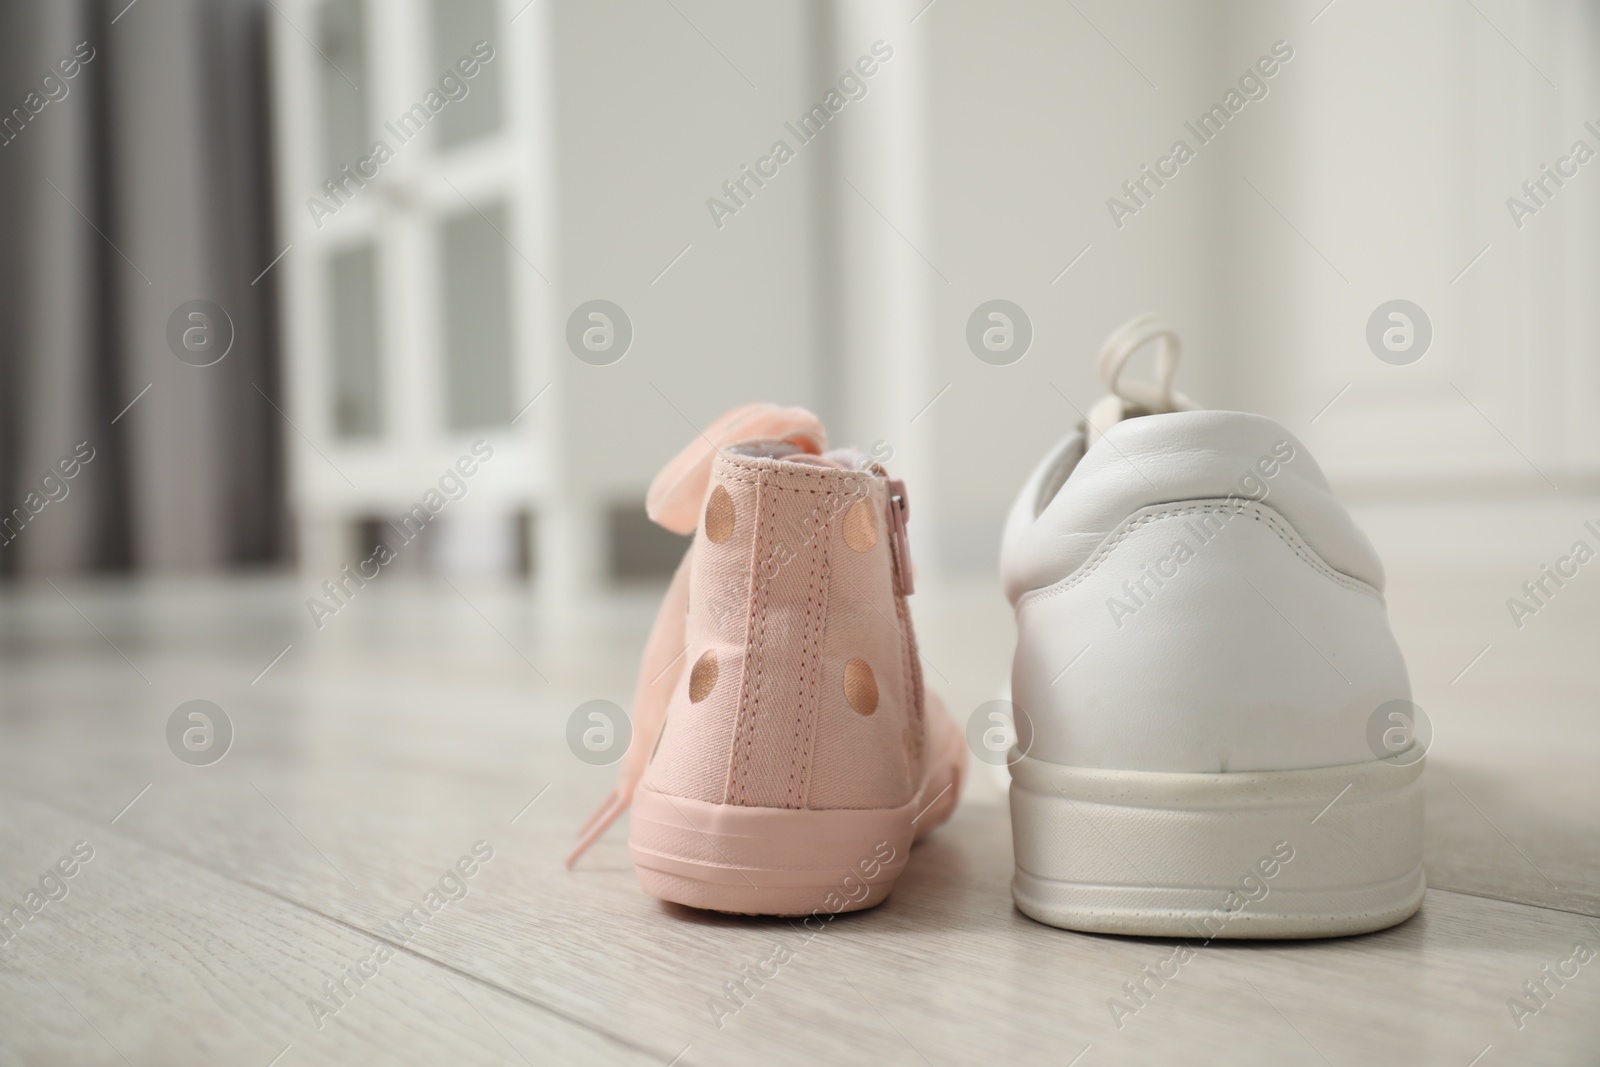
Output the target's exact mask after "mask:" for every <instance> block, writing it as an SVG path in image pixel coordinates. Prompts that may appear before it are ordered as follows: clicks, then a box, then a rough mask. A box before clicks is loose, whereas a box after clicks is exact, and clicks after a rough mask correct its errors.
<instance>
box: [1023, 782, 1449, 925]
mask: <svg viewBox="0 0 1600 1067" xmlns="http://www.w3.org/2000/svg"><path fill="white" fill-rule="evenodd" d="M1424 762H1425V760H1421V759H1419V760H1418V761H1417V762H1416V763H1413V764H1411V765H1409V766H1404V767H1401V766H1396V765H1394V764H1391V763H1385V762H1382V761H1374V762H1371V763H1356V764H1349V765H1346V766H1340V767H1320V768H1316V769H1313V770H1303V771H1270V772H1268V771H1262V772H1245V773H1237V774H1168V773H1156V772H1146V771H1111V770H1099V769H1095V768H1087V767H1068V766H1063V765H1061V764H1055V763H1046V762H1043V761H1041V760H1034V759H1028V758H1026V757H1024V758H1022V759H1020V760H1018V761H1017V762H1016V763H1015V764H1014V765H1013V766H1012V768H1011V778H1012V780H1011V828H1012V834H1013V837H1014V840H1015V844H1016V862H1017V870H1016V878H1015V880H1014V881H1013V882H1012V887H1011V891H1012V897H1013V898H1014V899H1015V900H1016V903H1017V907H1018V908H1020V909H1021V910H1022V912H1023V913H1024V914H1026V915H1028V916H1030V917H1031V918H1034V919H1037V920H1038V921H1040V922H1042V923H1047V924H1049V925H1051V926H1059V927H1061V928H1063V929H1067V930H1083V931H1088V932H1092V933H1106V934H1137V935H1143V936H1152V937H1195V938H1199V939H1201V940H1210V939H1212V938H1305V937H1336V936H1341V935H1345V934H1361V933H1368V932H1371V931H1373V930H1382V929H1383V928H1385V927H1388V926H1393V925H1394V924H1395V923H1398V922H1402V921H1404V920H1405V919H1407V918H1409V917H1410V916H1411V915H1412V914H1414V913H1415V912H1416V910H1417V909H1418V908H1419V907H1421V905H1422V897H1423V892H1424V890H1425V888H1426V885H1425V882H1424V879H1423V874H1422V767H1423V764H1424Z"/></svg>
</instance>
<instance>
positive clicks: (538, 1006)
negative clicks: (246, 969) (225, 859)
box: [0, 789, 662, 1058]
mask: <svg viewBox="0 0 1600 1067" xmlns="http://www.w3.org/2000/svg"><path fill="white" fill-rule="evenodd" d="M0 793H4V794H7V795H10V796H12V797H16V798H17V799H19V800H24V801H27V802H29V803H33V804H37V805H39V806H40V807H43V808H47V809H49V810H51V811H53V812H55V813H56V814H57V815H61V816H63V817H65V818H68V819H77V820H81V821H84V822H88V823H90V824H91V825H92V824H94V823H95V822H96V820H95V818H94V817H93V816H90V815H88V814H86V813H84V812H81V811H74V810H72V809H71V808H68V807H63V806H62V805H60V804H59V803H57V802H55V801H52V800H46V799H44V798H42V797H38V796H34V795H32V794H29V793H18V792H16V791H14V790H11V789H0ZM108 830H109V835H110V836H113V837H120V838H122V839H123V840H124V841H126V842H129V843H132V844H135V845H138V846H139V847H141V848H147V849H149V850H150V851H152V852H157V853H160V854H161V855H163V856H166V857H167V858H168V859H172V860H176V861H177V862H179V863H183V864H186V865H187V866H191V867H196V868H198V869H200V870H202V871H205V872H207V873H209V874H213V875H216V876H217V877H219V878H222V879H224V880H225V881H229V882H232V883H233V884H235V885H237V886H240V887H242V888H244V889H249V890H253V891H255V892H257V893H260V894H262V895H263V896H267V897H271V898H272V899H273V900H276V901H278V902H280V903H283V904H287V905H289V906H290V907H292V908H295V909H297V910H299V911H303V912H306V913H308V914H310V915H315V916H317V917H318V918H320V919H325V920H327V921H328V922H331V923H333V924H335V925H337V926H341V927H343V928H345V929H347V930H350V931H353V932H354V933H358V934H360V935H362V936H363V937H369V938H373V939H374V940H378V941H382V942H383V943H385V944H387V945H392V946H393V947H394V948H395V949H396V950H397V951H399V952H403V953H405V954H407V955H408V956H411V957H412V958H414V959H417V960H421V961H423V962H425V963H431V964H433V965H434V966H436V967H441V968H443V969H444V970H447V971H449V972H451V973H452V974H456V975H459V976H460V977H462V978H465V979H467V980H469V981H471V982H473V983H474V984H476V985H478V986H480V987H482V988H484V989H491V990H494V991H496V992H499V993H502V994H504V995H506V996H508V997H510V998H512V999H513V1000H516V1001H518V1002H520V1003H522V1004H526V1005H527V1006H528V1007H530V1008H533V1009H535V1010H537V1011H540V1012H543V1013H545V1014H546V1015H550V1016H553V1017H554V1018H557V1019H560V1020H561V1021H563V1022H565V1023H568V1024H570V1025H572V1026H576V1027H578V1028H579V1029H581V1030H585V1031H588V1032H589V1033H591V1034H594V1035H595V1036H597V1037H601V1038H604V1039H605V1040H607V1041H610V1042H612V1043H614V1044H617V1045H620V1046H622V1047H623V1048H627V1049H631V1050H632V1051H634V1052H637V1053H639V1054H641V1055H645V1056H650V1057H652V1058H659V1057H660V1056H661V1055H662V1052H661V1051H660V1050H658V1049H653V1048H648V1047H646V1046H643V1045H640V1044H637V1043H635V1042H634V1041H632V1040H630V1039H628V1038H626V1037H624V1036H622V1035H621V1034H615V1033H612V1032H611V1031H609V1030H604V1029H601V1028H600V1027H597V1026H595V1025H594V1024H593V1023H590V1022H588V1021H586V1020H584V1019H580V1018H578V1017H576V1016H573V1015H569V1014H568V1013H566V1012H564V1011H562V1010H561V1009H559V1008H556V1007H553V1006H551V1005H549V1004H543V1003H540V1002H539V1001H537V1000H532V999H530V998H529V997H528V996H526V995H525V994H522V993H519V992H517V991H516V990H514V989H508V988H506V987H505V986H503V985H501V984H500V983H499V982H496V981H493V980H491V979H489V978H486V977H484V976H482V975H476V974H473V973H472V972H470V971H465V970H462V969H461V968H460V967H458V966H456V965H455V964H453V963H449V962H447V961H445V960H442V959H438V958H436V957H434V956H430V955H428V954H426V953H424V952H421V951H419V950H417V949H415V948H412V947H410V946H408V945H403V944H401V943H399V942H397V941H395V940H394V939H393V938H390V937H387V936H384V935H382V934H379V933H374V932H373V931H371V930H367V929H365V928H363V927H361V926H357V925H356V924H355V923H352V922H350V921H349V920H347V919H342V918H340V917H339V916H337V915H330V914H328V913H327V912H325V911H321V910H319V909H318V908H316V907H314V906H312V905H310V904H307V903H305V902H303V901H299V900H296V899H294V898H293V897H290V896H286V895H284V894H283V893H280V892H279V891H277V890H275V889H272V888H270V887H268V886H264V885H260V884H258V883H256V882H252V881H250V880H248V879H245V878H241V877H239V876H238V875H235V874H231V873H229V872H227V871H223V870H219V869H217V868H215V867H211V866H208V865H207V864H204V863H200V862H197V861H196V860H195V859H193V858H192V857H190V856H185V855H182V854H181V853H177V852H174V851H172V850H171V849H169V848H167V847H165V846H163V845H159V844H155V843H153V842H150V841H147V840H145V839H144V838H143V837H140V836H138V835H136V834H130V833H128V832H127V831H126V830H124V829H121V828H117V827H111V826H110V825H109V824H108Z"/></svg>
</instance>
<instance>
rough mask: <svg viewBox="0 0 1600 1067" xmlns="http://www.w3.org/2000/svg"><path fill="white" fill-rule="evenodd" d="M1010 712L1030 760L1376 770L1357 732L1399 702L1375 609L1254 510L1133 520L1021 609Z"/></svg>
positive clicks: (1374, 595) (1355, 584)
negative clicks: (1020, 721)
mask: <svg viewBox="0 0 1600 1067" xmlns="http://www.w3.org/2000/svg"><path fill="white" fill-rule="evenodd" d="M1017 618H1018V645H1017V658H1016V662H1015V666H1014V672H1013V692H1014V698H1013V699H1014V700H1015V701H1016V703H1017V704H1018V705H1019V706H1020V707H1021V708H1022V709H1023V711H1024V712H1026V714H1027V717H1028V721H1029V722H1030V724H1031V730H1032V736H1031V738H1027V739H1025V740H1026V741H1027V743H1028V744H1029V745H1030V748H1029V754H1030V755H1032V756H1034V757H1035V758H1039V759H1043V760H1047V761H1051V762H1058V763H1066V764H1071V765H1076V766H1087V767H1108V768H1124V769H1138V770H1149V771H1186V772H1217V771H1235V770H1257V769H1261V770H1284V769H1295V768H1302V767H1317V766H1330V765H1335V764H1342V763H1357V762H1362V761H1366V760H1371V759H1376V758H1378V756H1379V755H1381V753H1378V752H1374V751H1372V750H1371V748H1370V746H1369V744H1368V742H1367V738H1366V726H1367V722H1368V719H1369V717H1370V716H1371V714H1372V713H1373V712H1374V711H1375V710H1376V709H1377V708H1378V707H1379V706H1380V705H1382V704H1383V703H1385V702H1387V701H1389V700H1395V699H1409V698H1410V684H1409V680H1408V678H1407V674H1406V669H1405V662H1404V659H1403V658H1402V656H1401V654H1400V650H1399V648H1398V646H1397V645H1396V643H1395V640H1394V637H1393V634H1392V633H1391V631H1390V629H1389V624H1388V618H1387V611H1386V608H1385V605H1384V603H1383V598H1382V595H1381V593H1380V592H1379V591H1378V590H1377V589H1375V588H1373V587H1372V586H1370V585H1368V584H1366V583H1365V582H1362V581H1359V580H1357V579H1355V578H1352V577H1350V576H1349V575H1346V574H1343V573H1340V572H1339V571H1337V570H1335V569H1334V568H1333V567H1331V566H1329V565H1328V564H1327V563H1326V562H1325V561H1324V560H1322V559H1321V557H1319V556H1318V555H1317V554H1316V553H1315V552H1314V551H1312V549H1311V548H1310V547H1309V546H1308V545H1307V544H1306V542H1305V541H1304V540H1303V539H1302V538H1301V537H1300V536H1299V535H1298V534H1297V533H1296V532H1295V530H1294V529H1293V527H1292V526H1291V525H1290V523H1289V522H1288V521H1287V520H1286V519H1285V518H1284V517H1283V516H1282V515H1281V514H1279V513H1278V512H1277V511H1275V510H1273V509H1272V508H1270V507H1267V506H1266V505H1263V504H1258V503H1251V502H1240V501H1239V500H1237V499H1233V500H1197V501H1188V502H1183V503H1177V504H1165V505H1159V506H1154V507H1148V508H1143V509H1141V510H1139V511H1137V512H1135V513H1134V514H1132V515H1130V516H1129V517H1128V518H1127V519H1126V520H1125V521H1124V522H1123V523H1122V524H1120V525H1119V526H1118V528H1117V529H1116V530H1115V531H1113V532H1112V534H1111V535H1110V536H1108V537H1107V538H1106V540H1105V541H1104V542H1103V543H1102V545H1101V546H1100V547H1099V548H1098V549H1096V550H1095V552H1094V553H1093V554H1092V555H1091V556H1090V558H1089V559H1088V560H1087V561H1086V562H1085V563H1084V565H1083V566H1082V567H1080V568H1078V570H1077V571H1075V572H1074V573H1073V574H1072V575H1070V576H1069V577H1068V578H1066V579H1064V580H1062V581H1060V582H1057V583H1056V584H1055V585H1053V586H1050V587H1047V588H1044V589H1039V590H1036V591H1034V592H1031V593H1029V594H1026V595H1025V596H1024V597H1022V598H1021V599H1020V600H1019V602H1018V607H1017Z"/></svg>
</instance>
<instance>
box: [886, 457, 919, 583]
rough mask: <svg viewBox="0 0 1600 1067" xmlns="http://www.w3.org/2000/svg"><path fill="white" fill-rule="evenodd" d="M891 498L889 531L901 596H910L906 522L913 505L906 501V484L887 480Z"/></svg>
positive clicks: (909, 556)
mask: <svg viewBox="0 0 1600 1067" xmlns="http://www.w3.org/2000/svg"><path fill="white" fill-rule="evenodd" d="M885 482H886V483H887V486H888V498H889V530H890V532H891V533H892V534H893V536H894V558H895V567H896V569H897V570H898V571H899V574H900V595H901V596H910V595H911V594H912V592H913V591H914V590H913V587H912V584H911V544H910V542H909V541H907V540H906V520H907V519H909V518H910V517H911V504H910V501H908V500H907V499H906V483H905V482H902V481H901V480H900V479H899V478H886V479H885Z"/></svg>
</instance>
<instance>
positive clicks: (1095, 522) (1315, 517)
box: [1000, 411, 1383, 604]
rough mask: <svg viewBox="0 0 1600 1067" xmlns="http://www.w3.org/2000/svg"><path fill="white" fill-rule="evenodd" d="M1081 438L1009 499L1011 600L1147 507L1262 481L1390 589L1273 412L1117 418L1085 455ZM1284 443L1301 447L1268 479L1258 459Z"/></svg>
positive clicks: (1315, 536) (1304, 524)
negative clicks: (1050, 494) (1058, 481)
mask: <svg viewBox="0 0 1600 1067" xmlns="http://www.w3.org/2000/svg"><path fill="white" fill-rule="evenodd" d="M1081 440H1082V435H1081V434H1078V433H1074V434H1072V435H1070V436H1068V437H1066V438H1065V439H1063V440H1062V441H1061V442H1060V443H1059V444H1057V445H1056V447H1055V448H1054V449H1052V450H1051V452H1050V454H1049V455H1047V456H1046V457H1045V458H1044V460H1043V461H1042V462H1041V463H1040V464H1039V466H1038V467H1037V468H1035V469H1034V472H1033V474H1032V475H1031V476H1030V477H1029V479H1028V482H1027V484H1026V485H1024V486H1023V488H1022V492H1021V493H1019V494H1018V496H1017V499H1016V502H1015V503H1014V504H1013V505H1012V507H1011V514H1010V516H1009V517H1008V518H1007V520H1006V528H1005V535H1004V539H1003V541H1002V545H1001V550H1000V576H1001V580H1002V581H1003V583H1004V585H1005V590H1006V596H1007V597H1008V598H1009V599H1010V601H1011V603H1012V604H1015V603H1016V602H1017V598H1018V597H1020V596H1021V595H1022V594H1023V593H1025V592H1027V591H1028V590H1030V589H1039V588H1042V587H1043V586H1046V585H1050V584H1051V583H1053V582H1057V581H1060V580H1061V579H1062V578H1064V577H1066V576H1067V575H1068V574H1071V573H1072V571H1073V570H1075V569H1076V568H1077V567H1079V566H1081V565H1082V563H1083V561H1084V560H1085V559H1087V558H1088V556H1089V553H1090V552H1092V551H1094V549H1095V546H1097V545H1099V544H1100V542H1101V541H1103V540H1105V538H1106V535H1107V534H1109V533H1110V532H1111V531H1112V529H1114V528H1115V527H1116V525H1117V524H1118V523H1119V522H1121V521H1122V520H1123V519H1124V518H1126V517H1127V516H1128V515H1129V514H1131V513H1132V512H1134V511H1137V510H1138V509H1139V508H1142V507H1146V506H1148V505H1150V504H1165V503H1169V502H1171V501H1175V500H1199V499H1203V498H1206V497H1226V496H1228V495H1229V494H1230V493H1233V494H1236V495H1238V496H1240V497H1243V498H1245V499H1263V497H1262V496H1261V491H1260V486H1261V485H1262V484H1265V487H1266V490H1267V493H1266V499H1269V500H1270V506H1271V507H1273V508H1274V509H1275V510H1277V511H1279V512H1281V513H1282V514H1283V515H1284V517H1285V518H1287V519H1288V520H1289V521H1290V522H1291V523H1292V524H1293V525H1294V526H1295V528H1296V529H1297V530H1298V531H1299V533H1300V535H1301V536H1302V537H1304V538H1305V539H1306V541H1307V542H1308V543H1309V544H1310V545H1311V546H1312V547H1313V548H1314V549H1315V550H1316V551H1317V553H1318V554H1319V555H1321V556H1322V557H1323V558H1324V559H1326V560H1327V561H1328V563H1329V564H1331V565H1332V566H1333V567H1334V569H1336V570H1339V571H1343V572H1344V573H1345V574H1348V575H1351V576H1352V577H1355V578H1360V579H1361V580H1362V581H1364V582H1366V583H1367V584H1369V585H1371V586H1374V587H1376V588H1377V589H1378V590H1380V591H1381V590H1382V589H1383V564H1382V563H1381V562H1379V560H1378V553H1377V552H1376V551H1375V550H1374V549H1373V547H1372V542H1370V541H1368V540H1367V537H1366V535H1365V534H1363V533H1362V532H1361V531H1360V530H1358V529H1356V526H1355V524H1354V523H1352V522H1351V521H1350V516H1349V515H1348V514H1346V512H1345V510H1344V508H1343V506H1342V505H1340V504H1339V502H1338V501H1337V500H1335V499H1334V498H1333V494H1332V492H1331V491H1330V490H1329V488H1328V480H1327V479H1326V478H1325V477H1324V476H1323V474H1322V468H1320V467H1318V466H1317V463H1316V460H1314V459H1312V458H1311V453H1310V452H1309V451H1307V449H1306V447H1305V446H1304V445H1303V444H1301V443H1300V441H1299V439H1297V438H1296V437H1295V436H1294V435H1293V434H1291V433H1290V432H1289V431H1288V430H1286V429H1284V428H1283V427H1282V426H1280V425H1278V424H1277V423H1276V422H1274V421H1273V420H1271V419H1269V418H1265V417H1263V416H1261V415H1251V414H1247V413H1245V412H1240V411H1180V412H1174V413H1172V414H1168V415H1147V416H1145V417H1143V418H1135V419H1128V420H1126V421H1124V422H1119V423H1117V424H1116V425H1115V426H1113V427H1111V428H1110V429H1109V430H1108V431H1107V432H1106V434H1105V436H1104V437H1102V438H1101V439H1100V440H1099V441H1096V442H1095V444H1094V446H1093V447H1092V448H1090V449H1089V450H1088V451H1087V453H1082V445H1081V444H1077V443H1076V442H1080V441H1081ZM1278 442H1286V443H1287V444H1288V445H1289V446H1290V447H1291V448H1292V449H1293V451H1294V459H1293V461H1291V462H1289V463H1287V464H1277V465H1276V466H1277V467H1278V468H1279V469H1278V471H1277V473H1275V474H1274V475H1272V476H1271V477H1267V476H1265V475H1264V474H1263V473H1262V471H1261V469H1260V468H1258V467H1257V464H1258V463H1259V462H1260V461H1261V460H1262V459H1263V457H1272V456H1273V449H1274V447H1275V446H1277V445H1278ZM1080 454H1082V456H1083V458H1082V459H1081V460H1077V459H1076V457H1077V456H1078V455H1080ZM1074 462H1076V465H1075V466H1072V464H1073V463H1074ZM1273 465H1274V464H1271V463H1270V462H1269V463H1268V466H1269V467H1271V466H1273ZM1062 468H1068V469H1069V470H1070V476H1069V477H1068V478H1067V479H1066V483H1065V484H1064V485H1062V486H1061V488H1060V491H1058V492H1057V493H1056V494H1055V495H1054V498H1053V499H1051V500H1050V501H1049V502H1048V504H1047V505H1046V506H1045V507H1044V508H1043V510H1042V512H1041V511H1040V504H1039V501H1040V498H1041V489H1042V488H1047V487H1048V486H1049V485H1050V484H1051V482H1052V475H1058V474H1059V473H1060V471H1061V469H1062ZM1247 479H1253V480H1250V481H1247Z"/></svg>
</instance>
